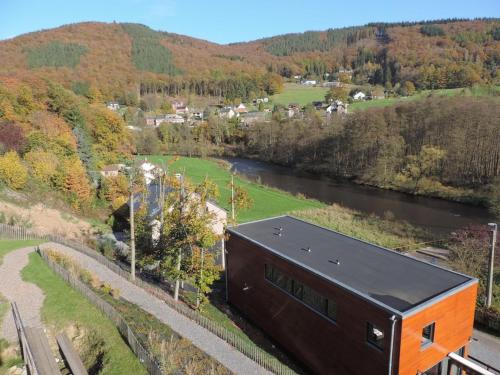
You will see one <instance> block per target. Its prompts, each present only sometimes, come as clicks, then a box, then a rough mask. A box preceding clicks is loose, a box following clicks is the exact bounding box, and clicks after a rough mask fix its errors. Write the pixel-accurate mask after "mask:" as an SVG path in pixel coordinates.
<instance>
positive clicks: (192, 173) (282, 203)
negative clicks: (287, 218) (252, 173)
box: [147, 155, 325, 222]
mask: <svg viewBox="0 0 500 375" xmlns="http://www.w3.org/2000/svg"><path fill="white" fill-rule="evenodd" d="M147 158H148V160H150V161H152V162H154V163H158V164H161V163H162V162H163V161H166V160H168V159H170V157H169V156H160V155H155V156H148V157H147ZM170 172H172V173H177V172H179V173H185V174H186V176H187V178H188V179H189V180H191V181H192V182H193V183H199V182H201V181H202V180H203V179H204V178H205V177H209V178H210V179H211V180H213V181H214V182H216V183H217V185H218V187H219V193H220V197H219V199H218V203H219V205H220V206H222V207H223V208H225V209H226V210H228V211H230V205H229V198H230V195H231V189H230V187H229V183H230V181H231V173H230V172H229V170H227V169H226V168H224V167H223V166H222V165H219V164H218V163H216V162H215V161H211V160H206V159H197V158H187V157H181V158H179V159H178V160H177V161H176V162H174V163H173V164H172V165H171V166H170ZM234 182H235V184H237V185H238V186H241V187H243V188H244V189H246V190H247V191H248V193H249V195H250V197H251V198H252V200H253V207H252V208H250V209H249V210H246V211H242V212H241V213H240V214H239V215H238V221H239V222H247V221H252V220H258V219H263V218H266V217H273V216H279V215H283V214H285V213H287V212H289V211H295V210H303V209H312V208H320V207H325V205H324V204H323V203H320V202H318V201H315V200H311V199H301V198H298V197H295V196H293V195H291V194H288V193H285V192H282V191H278V190H275V189H271V188H269V187H265V186H262V185H258V184H255V183H253V182H249V181H246V180H244V179H242V178H239V177H235V179H234Z"/></svg>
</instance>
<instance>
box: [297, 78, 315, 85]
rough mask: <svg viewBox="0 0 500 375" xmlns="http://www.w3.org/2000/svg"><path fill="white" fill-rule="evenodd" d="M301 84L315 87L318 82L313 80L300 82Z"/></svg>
mask: <svg viewBox="0 0 500 375" xmlns="http://www.w3.org/2000/svg"><path fill="white" fill-rule="evenodd" d="M300 83H301V84H303V85H305V86H314V85H316V84H317V83H318V82H317V81H316V80H315V79H307V80H303V81H302V82H300Z"/></svg>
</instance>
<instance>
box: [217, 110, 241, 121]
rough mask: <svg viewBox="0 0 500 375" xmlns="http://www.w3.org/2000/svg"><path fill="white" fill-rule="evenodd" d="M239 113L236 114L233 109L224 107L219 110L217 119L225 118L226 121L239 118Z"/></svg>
mask: <svg viewBox="0 0 500 375" xmlns="http://www.w3.org/2000/svg"><path fill="white" fill-rule="evenodd" d="M239 115H240V114H239V113H236V112H235V111H234V109H233V107H224V108H221V109H220V111H219V117H220V118H226V119H228V120H230V119H232V118H233V117H235V116H236V117H239Z"/></svg>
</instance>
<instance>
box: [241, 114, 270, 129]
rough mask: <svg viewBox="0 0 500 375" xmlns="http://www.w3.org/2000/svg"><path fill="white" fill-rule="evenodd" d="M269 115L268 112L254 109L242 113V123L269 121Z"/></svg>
mask: <svg viewBox="0 0 500 375" xmlns="http://www.w3.org/2000/svg"><path fill="white" fill-rule="evenodd" d="M267 117H268V115H267V113H266V112H258V111H252V112H248V113H245V114H243V115H241V123H242V124H243V125H247V126H249V125H253V124H256V123H258V122H266V121H268V118H267Z"/></svg>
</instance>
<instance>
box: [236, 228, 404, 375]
mask: <svg viewBox="0 0 500 375" xmlns="http://www.w3.org/2000/svg"><path fill="white" fill-rule="evenodd" d="M227 251H228V256H227V272H228V290H229V302H230V303H231V304H232V305H234V306H235V307H237V308H238V309H239V310H240V311H241V312H242V313H243V314H244V315H246V316H247V317H248V318H249V319H250V320H252V321H253V322H255V323H256V324H257V325H258V326H260V327H261V328H262V329H263V330H264V331H265V332H266V333H267V334H269V335H270V336H271V337H273V338H274V339H275V340H276V341H277V342H278V343H279V344H280V346H282V347H284V348H285V349H286V350H287V351H288V352H290V353H291V354H293V355H294V357H295V358H297V359H298V360H299V361H301V362H302V363H304V364H305V365H306V366H307V367H308V368H309V369H311V370H313V371H314V373H317V374H328V375H330V374H339V375H343V374H345V375H347V374H349V375H358V374H359V375H367V374H370V375H379V374H380V375H382V374H383V375H386V374H387V372H388V361H389V343H390V328H391V327H390V321H389V318H390V316H391V314H390V313H388V312H386V311H385V310H382V309H380V308H379V307H378V306H376V305H374V304H372V303H369V302H367V301H365V300H363V299H360V298H359V297H358V296H356V295H354V294H352V293H350V292H348V291H345V290H343V289H340V288H339V287H336V286H335V285H333V284H331V283H329V282H327V281H326V280H323V279H321V278H319V277H317V276H315V275H313V274H311V273H310V272H308V271H306V270H304V269H302V268H300V267H297V266H295V265H293V264H291V263H289V262H287V261H285V260H283V259H281V258H279V257H277V256H275V255H273V254H272V253H270V252H269V251H267V250H264V249H262V248H260V247H259V246H257V245H255V244H253V243H251V242H249V241H247V240H245V239H242V238H240V237H238V236H236V235H231V236H230V238H229V240H228V242H227ZM266 263H267V264H271V265H273V266H275V267H277V268H278V269H280V270H282V271H283V272H286V273H287V274H288V275H289V276H291V277H293V278H294V279H296V280H298V281H301V282H303V283H305V284H306V285H308V286H310V287H311V288H314V289H315V290H316V291H317V292H319V293H321V294H322V295H323V296H325V297H328V298H331V299H333V300H335V302H336V303H337V323H333V322H331V321H329V320H327V319H326V318H324V317H322V316H321V315H319V314H318V313H316V312H314V311H312V310H311V309H309V308H308V307H306V306H304V305H303V304H302V303H301V302H299V301H297V300H295V299H294V298H293V297H291V296H289V295H287V294H286V293H285V292H284V291H282V290H280V289H278V288H277V287H276V286H274V285H272V284H271V283H270V282H268V281H267V280H266V279H265V273H264V272H265V270H264V265H265V264H266ZM244 289H245V290H244ZM367 322H371V323H373V324H375V325H376V326H378V327H380V328H381V329H383V330H384V332H385V349H384V351H381V350H379V349H377V348H375V347H373V346H372V345H370V344H368V343H367V341H366V325H367ZM398 331H399V326H398V327H397V329H396V337H398V336H399V333H398ZM396 341H399V340H396ZM397 352H398V350H397V348H395V358H394V359H395V361H396V362H397ZM395 366H397V363H395ZM394 368H396V367H394Z"/></svg>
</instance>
